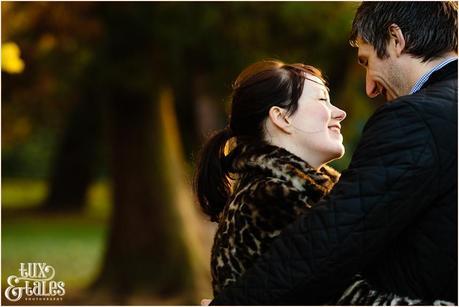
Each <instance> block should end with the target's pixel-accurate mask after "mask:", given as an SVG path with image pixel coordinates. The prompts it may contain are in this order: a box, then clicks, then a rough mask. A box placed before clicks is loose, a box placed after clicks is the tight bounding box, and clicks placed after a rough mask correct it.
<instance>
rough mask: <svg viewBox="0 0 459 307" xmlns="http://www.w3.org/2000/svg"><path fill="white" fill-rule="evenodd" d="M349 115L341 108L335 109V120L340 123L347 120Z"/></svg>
mask: <svg viewBox="0 0 459 307" xmlns="http://www.w3.org/2000/svg"><path fill="white" fill-rule="evenodd" d="M346 116H347V114H346V112H344V111H343V110H341V109H340V108H337V107H335V110H334V114H333V118H334V119H337V120H338V121H342V120H344V119H345V118H346Z"/></svg>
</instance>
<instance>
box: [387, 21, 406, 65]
mask: <svg viewBox="0 0 459 307" xmlns="http://www.w3.org/2000/svg"><path fill="white" fill-rule="evenodd" d="M389 34H390V44H389V45H388V48H392V51H394V53H395V55H396V56H397V57H399V56H400V55H401V54H403V50H405V36H404V35H403V32H402V30H401V29H400V27H399V26H397V25H396V24H395V23H393V24H391V25H390V27H389Z"/></svg>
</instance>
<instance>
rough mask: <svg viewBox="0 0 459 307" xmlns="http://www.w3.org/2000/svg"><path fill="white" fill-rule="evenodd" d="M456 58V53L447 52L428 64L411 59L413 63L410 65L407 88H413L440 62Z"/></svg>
mask: <svg viewBox="0 0 459 307" xmlns="http://www.w3.org/2000/svg"><path fill="white" fill-rule="evenodd" d="M453 57H457V53H456V52H447V53H445V54H443V55H442V56H441V57H437V58H435V59H433V60H430V61H428V62H421V59H417V58H412V59H413V61H414V63H412V65H410V69H409V86H410V89H411V88H412V87H413V86H414V84H415V83H416V82H417V81H418V80H419V79H420V78H421V77H422V76H423V75H424V74H426V73H428V72H429V71H430V70H432V69H433V68H434V67H435V66H437V65H438V64H440V63H441V62H443V61H445V60H447V59H450V58H453Z"/></svg>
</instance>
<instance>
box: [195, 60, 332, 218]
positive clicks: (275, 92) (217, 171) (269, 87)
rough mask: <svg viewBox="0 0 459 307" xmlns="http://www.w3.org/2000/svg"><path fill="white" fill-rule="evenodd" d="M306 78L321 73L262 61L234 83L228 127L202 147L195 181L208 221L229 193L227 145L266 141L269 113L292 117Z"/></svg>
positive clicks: (221, 209)
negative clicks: (275, 108)
mask: <svg viewBox="0 0 459 307" xmlns="http://www.w3.org/2000/svg"><path fill="white" fill-rule="evenodd" d="M308 75H313V76H316V77H318V78H320V79H321V80H323V81H324V79H323V77H322V73H321V72H320V71H319V70H318V69H317V68H315V67H312V66H309V65H304V64H299V63H297V64H285V63H283V62H281V61H277V60H264V61H260V62H256V63H254V64H252V65H250V66H248V67H247V68H246V69H244V70H243V71H242V72H241V73H240V74H239V76H238V77H237V79H236V81H235V82H234V83H233V94H232V101H231V114H230V117H229V125H228V126H227V127H226V128H224V129H222V130H220V131H218V132H216V133H215V134H214V135H213V136H212V137H211V138H210V139H209V140H208V141H207V143H206V144H205V145H204V147H203V149H202V151H201V154H200V155H199V160H198V164H197V172H196V177H195V181H194V188H195V193H196V195H197V197H198V201H199V204H200V205H201V207H202V210H203V211H204V213H205V214H207V215H209V217H210V220H211V221H214V222H218V217H219V215H220V213H221V212H222V211H223V208H224V207H225V205H226V203H227V201H228V198H229V196H230V191H231V190H230V180H229V179H230V177H229V170H230V165H231V161H229V159H227V156H226V155H225V145H226V143H227V142H228V140H229V139H231V138H233V137H234V138H235V141H236V144H241V143H245V144H254V145H256V144H262V143H263V142H265V141H264V122H265V120H266V118H267V117H268V113H269V110H270V109H271V107H273V106H279V107H282V108H285V109H287V112H288V113H289V114H293V113H294V112H295V111H296V110H297V108H298V100H299V98H300V96H301V94H302V92H303V85H304V80H305V79H306V78H307V76H308ZM324 83H325V81H324Z"/></svg>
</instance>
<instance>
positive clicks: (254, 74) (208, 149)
mask: <svg viewBox="0 0 459 307" xmlns="http://www.w3.org/2000/svg"><path fill="white" fill-rule="evenodd" d="M345 117H346V113H345V112H344V111H342V110H340V109H339V108H337V107H335V106H333V105H332V104H331V103H330V98H329V95H328V89H327V87H326V86H325V82H324V79H323V77H322V75H321V73H320V71H319V70H318V69H316V68H314V67H312V66H307V65H303V64H284V63H282V62H280V61H262V62H258V63H255V64H253V65H251V66H249V67H248V68H247V69H245V70H244V71H243V72H242V73H241V74H240V75H239V77H238V78H237V80H236V82H235V83H234V91H233V97H232V109H231V116H230V124H229V126H228V127H227V128H225V129H223V130H222V131H220V132H218V133H217V134H215V135H214V136H213V137H212V138H211V139H210V140H209V141H208V143H207V144H206V145H205V147H204V149H203V152H202V155H201V159H200V162H199V166H198V174H197V178H196V184H195V186H196V192H197V195H198V199H199V202H200V204H201V206H202V209H203V210H204V212H205V213H206V214H208V215H209V216H210V219H211V220H212V221H215V222H218V223H219V226H218V230H217V233H216V236H215V240H214V245H213V249H212V259H211V270H212V278H213V289H214V294H215V295H216V294H218V292H219V291H220V290H221V289H222V288H223V287H225V286H227V285H228V284H230V283H232V282H234V281H235V280H236V279H237V277H238V276H240V275H241V274H242V273H243V272H244V271H245V270H246V269H247V268H248V267H249V266H250V265H251V264H252V263H253V262H254V261H255V259H256V258H257V257H258V256H259V255H260V254H261V253H263V252H264V251H265V250H266V249H267V247H268V246H269V243H270V242H271V241H272V239H273V238H275V237H276V236H277V235H278V234H279V233H280V231H281V230H282V229H283V228H284V227H285V226H286V225H288V224H290V223H291V222H292V221H293V220H294V219H295V217H296V216H298V215H299V214H303V213H305V212H307V210H308V208H310V207H311V206H313V205H314V203H316V202H317V201H318V200H319V199H320V198H322V197H323V196H324V195H325V194H327V193H328V192H329V191H330V189H331V188H332V187H333V185H334V183H335V182H336V181H337V180H338V177H339V174H338V173H337V172H336V171H335V170H333V169H332V168H331V167H328V166H326V163H328V162H330V161H332V160H334V159H337V158H340V157H342V155H343V154H344V147H343V143H342V142H343V137H342V135H341V133H340V128H341V126H340V122H341V121H342V120H343V119H344V118H345ZM229 140H231V141H232V143H233V146H232V148H229V149H228V153H227V154H225V146H226V145H227V143H228V141H229ZM230 143H231V142H230Z"/></svg>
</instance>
